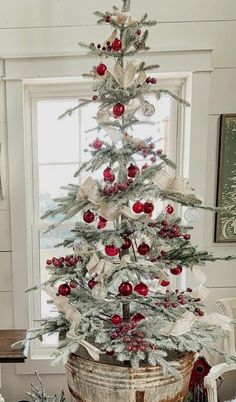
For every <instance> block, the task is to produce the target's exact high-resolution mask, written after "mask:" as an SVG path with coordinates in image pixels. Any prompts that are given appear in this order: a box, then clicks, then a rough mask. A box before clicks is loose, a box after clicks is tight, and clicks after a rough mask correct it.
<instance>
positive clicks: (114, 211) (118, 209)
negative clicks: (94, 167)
mask: <svg viewBox="0 0 236 402" xmlns="http://www.w3.org/2000/svg"><path fill="white" fill-rule="evenodd" d="M84 198H87V199H88V200H89V201H90V202H92V203H93V204H94V205H97V206H98V207H99V208H98V210H97V212H98V214H99V215H101V216H102V217H103V218H105V219H107V220H108V221H111V220H113V219H115V218H117V217H118V216H119V215H120V214H122V215H124V216H126V217H127V218H130V219H139V216H138V215H137V214H134V213H133V212H132V211H131V210H130V208H128V207H127V206H126V205H108V204H106V203H105V202H103V201H102V199H101V196H100V194H99V189H98V185H97V182H96V181H95V180H93V179H92V177H88V178H87V179H85V181H84V182H83V184H81V186H80V187H79V190H78V192H77V195H76V200H77V201H80V200H81V199H84Z"/></svg>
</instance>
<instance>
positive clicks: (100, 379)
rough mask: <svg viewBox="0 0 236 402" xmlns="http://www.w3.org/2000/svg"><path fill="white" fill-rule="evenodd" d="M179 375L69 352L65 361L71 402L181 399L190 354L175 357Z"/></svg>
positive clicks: (185, 388)
mask: <svg viewBox="0 0 236 402" xmlns="http://www.w3.org/2000/svg"><path fill="white" fill-rule="evenodd" d="M178 362H179V364H180V368H179V372H180V373H181V375H182V378H181V379H177V378H176V377H172V376H164V375H163V372H162V369H161V367H160V366H157V367H151V366H144V367H140V368H138V369H133V368H130V367H124V366H114V365H109V364H104V363H100V362H95V361H90V360H87V359H84V358H82V357H79V356H77V355H74V354H72V355H71V356H70V358H69V360H68V363H67V365H66V373H67V381H68V387H69V390H70V394H71V401H72V402H78V401H79V402H167V401H168V402H181V401H183V400H184V397H185V396H186V395H187V393H188V385H189V380H190V374H191V371H192V368H193V364H194V354H192V353H189V354H187V355H185V356H183V357H181V358H180V359H179V360H178Z"/></svg>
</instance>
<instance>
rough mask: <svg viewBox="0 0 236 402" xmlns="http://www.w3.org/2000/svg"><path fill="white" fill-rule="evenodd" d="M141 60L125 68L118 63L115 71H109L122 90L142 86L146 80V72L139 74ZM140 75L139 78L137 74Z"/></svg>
mask: <svg viewBox="0 0 236 402" xmlns="http://www.w3.org/2000/svg"><path fill="white" fill-rule="evenodd" d="M139 66H140V60H133V61H130V62H129V63H127V65H126V67H125V68H123V67H122V66H121V65H120V63H118V62H117V63H116V64H115V66H114V68H113V70H108V71H109V73H110V74H111V75H112V77H113V78H114V79H115V80H116V82H117V83H118V84H119V86H120V87H121V88H128V87H130V86H132V85H136V86H137V85H141V84H142V83H143V82H144V81H145V80H146V74H145V73H144V71H140V72H139V73H138V69H139ZM137 73H138V75H137V77H136V74H137Z"/></svg>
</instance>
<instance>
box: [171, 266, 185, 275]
mask: <svg viewBox="0 0 236 402" xmlns="http://www.w3.org/2000/svg"><path fill="white" fill-rule="evenodd" d="M182 271H183V268H182V267H181V265H177V267H175V268H172V269H171V270H170V272H171V273H172V275H180V274H181V272H182Z"/></svg>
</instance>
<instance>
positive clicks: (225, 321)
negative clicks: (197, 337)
mask: <svg viewBox="0 0 236 402" xmlns="http://www.w3.org/2000/svg"><path fill="white" fill-rule="evenodd" d="M197 320H201V321H202V322H204V323H205V324H208V325H214V326H217V327H220V328H222V329H223V330H226V331H232V320H231V318H229V317H228V316H226V315H222V314H218V313H213V314H210V315H205V316H203V317H200V318H199V317H197V316H196V315H195V314H193V313H191V312H190V311H186V312H185V313H184V314H183V315H182V316H181V318H179V319H178V320H177V321H175V322H169V323H167V324H165V325H164V327H162V328H161V330H160V332H161V334H162V335H166V336H170V335H171V336H180V335H184V334H186V333H187V332H189V331H190V330H191V329H192V327H193V325H194V324H195V322H196V321H197ZM157 325H158V327H159V326H160V323H158V322H157Z"/></svg>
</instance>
